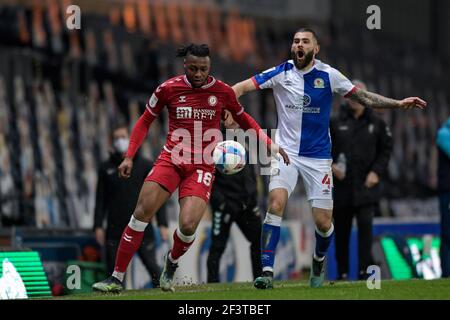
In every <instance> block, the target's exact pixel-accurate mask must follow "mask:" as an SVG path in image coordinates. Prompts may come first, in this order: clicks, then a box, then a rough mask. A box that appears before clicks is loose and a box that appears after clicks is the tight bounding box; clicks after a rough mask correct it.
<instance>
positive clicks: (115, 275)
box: [112, 271, 125, 282]
mask: <svg viewBox="0 0 450 320" xmlns="http://www.w3.org/2000/svg"><path fill="white" fill-rule="evenodd" d="M112 276H113V277H114V278H116V279H119V281H120V282H123V277H124V276H125V272H118V271H114V272H113V274H112Z"/></svg>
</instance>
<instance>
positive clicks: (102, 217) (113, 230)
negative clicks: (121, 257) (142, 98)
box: [94, 124, 168, 288]
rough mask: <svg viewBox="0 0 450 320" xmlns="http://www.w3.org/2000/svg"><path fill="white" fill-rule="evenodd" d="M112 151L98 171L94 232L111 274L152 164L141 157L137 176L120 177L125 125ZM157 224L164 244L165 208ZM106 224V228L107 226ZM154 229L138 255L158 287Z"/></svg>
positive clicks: (113, 137)
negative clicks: (130, 216)
mask: <svg viewBox="0 0 450 320" xmlns="http://www.w3.org/2000/svg"><path fill="white" fill-rule="evenodd" d="M111 141H112V143H111V152H110V156H109V158H108V159H107V160H106V161H104V162H103V163H102V164H101V165H100V168H99V172H98V183H97V193H96V205H95V215H94V231H95V238H96V240H97V242H98V243H99V244H100V246H102V248H104V250H105V258H106V266H107V271H108V273H112V271H113V269H114V264H115V259H116V252H117V247H118V246H119V242H120V238H121V235H122V231H123V229H124V228H125V226H126V225H127V224H128V221H129V217H128V216H127V215H124V214H123V213H124V212H130V211H132V210H134V208H135V206H136V203H137V199H138V196H139V191H140V189H141V186H142V184H143V183H144V180H145V178H146V177H147V174H148V172H149V171H150V169H151V168H152V167H153V163H152V162H151V161H150V160H148V159H145V158H144V157H142V156H139V154H137V155H136V157H135V161H134V167H133V169H134V175H133V176H132V177H131V178H130V179H127V180H123V179H120V178H119V173H118V171H117V168H118V166H119V165H120V163H121V162H122V160H123V155H124V154H125V152H126V151H127V149H128V145H129V132H128V128H127V126H126V125H125V124H118V125H116V126H115V127H114V129H113V130H112V134H111ZM156 217H157V221H158V226H159V231H160V235H161V238H162V240H163V241H166V240H167V239H168V229H167V217H166V210H165V207H164V206H163V207H162V208H161V209H160V210H159V211H158V212H157V215H156ZM105 222H106V228H105V227H104V224H105ZM154 240H155V235H154V233H153V228H147V229H146V231H145V234H144V238H143V245H142V246H141V247H140V249H139V251H138V254H139V257H140V258H141V260H142V262H143V264H144V266H145V267H146V269H147V271H148V272H149V274H150V276H151V278H152V286H153V287H154V288H157V287H159V278H160V275H161V268H160V266H159V265H158V264H157V260H156V257H155V253H156V244H155V241H154Z"/></svg>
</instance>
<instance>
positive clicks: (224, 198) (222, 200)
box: [207, 121, 262, 282]
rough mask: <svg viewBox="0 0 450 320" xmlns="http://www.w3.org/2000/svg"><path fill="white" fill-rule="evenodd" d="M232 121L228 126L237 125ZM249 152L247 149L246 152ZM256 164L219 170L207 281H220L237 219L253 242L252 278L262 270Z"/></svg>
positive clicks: (231, 127)
mask: <svg viewBox="0 0 450 320" xmlns="http://www.w3.org/2000/svg"><path fill="white" fill-rule="evenodd" d="M237 127H239V125H238V124H237V123H236V122H234V121H233V123H232V124H231V125H229V126H227V129H235V128H237ZM247 154H248V153H247ZM255 170H256V168H255V165H250V164H247V165H246V166H244V169H242V171H240V172H238V173H236V174H234V175H225V174H222V173H220V172H219V171H216V174H215V180H214V186H213V192H212V196H211V208H212V227H211V246H210V249H209V255H208V260H207V266H208V282H220V278H219V266H220V258H221V257H222V254H223V253H224V251H225V248H226V245H227V242H228V238H229V236H230V229H231V225H232V223H233V222H235V223H236V224H237V225H238V227H239V229H241V231H242V233H243V234H244V236H245V237H246V238H247V240H248V241H249V242H250V257H251V263H252V270H253V279H255V278H256V277H258V276H259V275H260V274H261V272H262V267H261V259H260V255H261V243H260V239H261V225H262V223H261V214H260V211H259V208H258V195H257V190H256V172H255Z"/></svg>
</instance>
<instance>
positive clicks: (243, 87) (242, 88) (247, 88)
mask: <svg viewBox="0 0 450 320" xmlns="http://www.w3.org/2000/svg"><path fill="white" fill-rule="evenodd" d="M231 88H232V89H233V91H234V93H235V94H236V98H238V99H239V97H240V96H242V95H244V94H246V93H247V92H251V91H255V90H257V88H256V86H255V83H254V82H253V80H252V79H251V78H249V79H247V80H244V81H241V82H238V83H236V84H235V85H234V86H232V87H231Z"/></svg>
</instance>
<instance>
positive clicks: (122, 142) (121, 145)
mask: <svg viewBox="0 0 450 320" xmlns="http://www.w3.org/2000/svg"><path fill="white" fill-rule="evenodd" d="M129 144H130V140H129V139H127V138H119V139H116V140H114V143H113V146H114V150H116V151H117V152H119V153H125V152H126V151H127V150H128V145H129Z"/></svg>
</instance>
